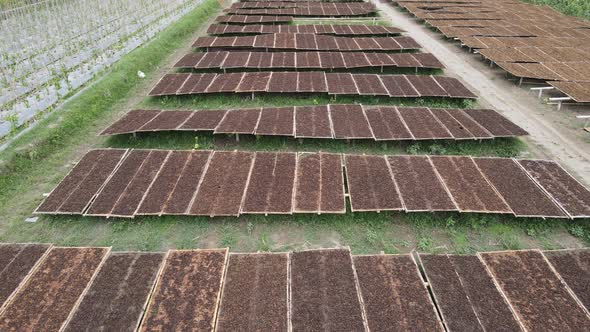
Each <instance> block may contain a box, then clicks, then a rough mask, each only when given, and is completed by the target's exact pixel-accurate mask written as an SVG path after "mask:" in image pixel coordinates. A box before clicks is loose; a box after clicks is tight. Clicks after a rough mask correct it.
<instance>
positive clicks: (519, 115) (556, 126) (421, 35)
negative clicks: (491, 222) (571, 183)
mask: <svg viewBox="0 0 590 332" xmlns="http://www.w3.org/2000/svg"><path fill="white" fill-rule="evenodd" d="M371 1H372V2H373V3H375V5H376V6H377V7H378V9H379V10H381V14H382V16H383V17H384V18H387V19H390V20H391V21H392V22H393V25H394V26H396V27H399V28H401V29H404V30H406V31H407V35H409V36H411V37H412V38H414V39H415V40H416V41H417V42H418V43H420V44H421V45H422V47H423V48H424V49H425V50H426V51H427V52H430V53H433V54H434V55H435V56H436V57H437V58H438V59H439V60H440V61H441V62H442V63H443V64H444V65H445V66H446V67H447V69H446V71H445V72H446V73H447V75H450V76H456V77H458V78H459V79H461V80H462V81H463V82H464V83H465V84H466V85H467V86H469V87H470V88H471V89H472V90H473V91H474V92H475V93H476V94H477V95H479V97H480V98H479V100H478V101H479V104H480V106H481V107H488V108H493V109H496V110H498V111H499V112H500V113H502V114H503V115H504V116H506V117H507V118H509V119H510V120H512V121H513V122H514V123H516V124H518V125H519V126H522V127H523V128H525V129H526V130H527V131H528V132H529V133H530V134H531V135H530V137H528V138H526V139H525V141H526V142H527V144H528V146H529V147H530V149H531V152H532V153H533V154H534V155H535V157H537V158H548V159H553V160H555V161H557V162H559V163H560V164H561V165H563V166H564V167H565V168H567V169H568V171H570V172H572V173H573V174H574V176H576V177H577V178H578V179H580V180H581V181H582V182H584V183H585V184H586V185H590V144H589V143H588V140H586V141H584V139H583V136H582V135H583V134H579V133H577V132H576V131H575V130H574V129H572V119H568V118H567V117H568V115H567V114H568V112H563V111H561V112H562V113H558V111H557V110H556V109H555V107H550V106H548V105H544V104H542V103H541V102H540V101H539V100H538V99H537V98H535V97H534V96H533V95H532V94H531V93H529V92H528V91H527V90H525V89H521V88H519V87H518V86H516V85H515V84H514V83H512V82H510V81H508V80H506V79H504V77H503V75H502V74H501V73H500V72H499V71H498V70H494V69H491V68H489V67H488V66H486V64H484V63H483V62H482V61H480V60H479V59H478V57H476V56H474V55H473V54H469V53H468V52H466V51H465V50H462V49H460V48H458V47H457V46H456V45H454V44H452V43H449V42H447V41H445V40H442V39H441V35H440V34H439V33H436V32H433V31H431V30H429V29H428V28H427V27H426V26H424V25H422V24H420V23H419V22H417V21H416V20H415V19H413V18H412V17H410V16H409V15H407V14H406V13H403V12H401V11H399V10H398V9H396V8H395V7H393V6H392V5H390V4H384V3H381V2H380V1H379V0H371ZM563 113H565V114H563ZM569 117H571V118H573V115H572V114H569Z"/></svg>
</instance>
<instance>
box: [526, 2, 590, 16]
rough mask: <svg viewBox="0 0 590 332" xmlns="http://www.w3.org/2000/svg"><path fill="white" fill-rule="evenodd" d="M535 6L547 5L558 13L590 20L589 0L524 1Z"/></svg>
mask: <svg viewBox="0 0 590 332" xmlns="http://www.w3.org/2000/svg"><path fill="white" fill-rule="evenodd" d="M524 2H528V3H532V4H535V5H546V6H549V7H551V8H553V9H555V10H557V11H558V12H560V13H562V14H565V15H570V16H577V17H580V18H584V19H587V20H590V1H588V0H524Z"/></svg>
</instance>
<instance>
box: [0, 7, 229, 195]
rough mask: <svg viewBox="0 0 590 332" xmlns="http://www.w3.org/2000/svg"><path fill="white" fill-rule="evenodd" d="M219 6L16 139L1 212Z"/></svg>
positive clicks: (192, 17)
mask: <svg viewBox="0 0 590 332" xmlns="http://www.w3.org/2000/svg"><path fill="white" fill-rule="evenodd" d="M219 9H220V5H219V3H218V2H217V0H205V1H204V2H203V3H202V4H201V5H199V6H198V7H197V8H195V9H194V10H193V11H191V12H190V13H189V14H187V15H185V16H184V17H182V18H181V19H180V20H178V21H177V22H175V23H173V24H172V25H171V26H169V27H168V28H166V29H165V30H164V31H162V32H161V33H160V34H158V36H157V37H156V38H155V39H154V40H152V41H150V42H148V43H147V44H146V45H144V46H142V47H140V48H138V49H136V50H134V51H132V52H130V53H129V54H127V55H125V56H124V57H123V58H122V59H121V60H119V61H118V62H116V63H115V64H114V65H113V66H112V67H111V68H110V71H109V72H108V73H107V74H106V75H104V77H102V78H101V79H100V80H99V81H97V82H96V83H95V84H94V85H92V86H90V87H89V88H88V89H86V90H85V91H83V92H82V93H80V94H79V95H77V96H75V97H73V98H72V99H71V100H69V101H68V102H67V103H66V104H65V105H64V106H63V108H62V109H61V110H59V111H55V112H53V113H52V114H50V115H49V116H48V117H46V118H45V119H43V120H41V121H40V122H39V123H38V124H37V126H36V128H34V129H33V130H31V131H29V132H27V133H25V134H24V135H22V136H21V137H19V138H17V139H16V140H15V141H14V142H13V143H12V144H11V145H10V146H9V147H8V148H7V149H6V150H5V151H3V152H2V153H1V156H0V206H2V205H3V204H4V203H5V202H6V200H7V199H8V198H9V197H10V196H11V194H14V193H15V192H16V191H17V190H18V189H19V188H20V187H21V186H22V184H24V183H25V182H26V179H27V178H28V177H30V176H31V175H32V174H33V173H34V172H35V170H38V169H39V168H41V167H43V163H44V161H45V160H46V159H48V158H49V157H51V156H52V155H53V154H55V153H58V152H60V150H61V149H65V148H67V147H70V146H73V145H76V144H77V143H79V142H83V141H84V138H85V137H86V136H87V135H89V132H88V131H89V129H90V128H92V125H93V124H94V123H95V121H97V120H98V119H100V118H101V117H102V116H104V115H105V114H107V113H109V112H112V111H113V110H114V109H115V107H116V106H117V105H118V104H119V103H121V102H123V101H125V100H126V99H127V98H129V97H130V96H132V94H133V91H134V87H136V85H137V84H138V83H139V81H140V80H141V79H140V78H139V77H138V76H137V71H138V70H141V71H143V72H145V73H146V74H147V75H149V74H150V73H152V72H154V71H155V70H156V69H157V67H158V65H159V64H160V63H161V62H162V61H164V59H165V58H166V57H167V56H169V55H170V54H171V53H172V52H174V51H175V50H176V49H177V48H179V47H181V46H183V45H185V44H186V43H187V41H188V39H189V38H191V36H192V35H193V34H194V32H195V31H196V30H197V29H199V27H200V26H201V25H202V24H204V23H205V22H206V21H207V20H208V18H209V17H210V16H211V14H213V13H215V12H217V11H218V10H219Z"/></svg>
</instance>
